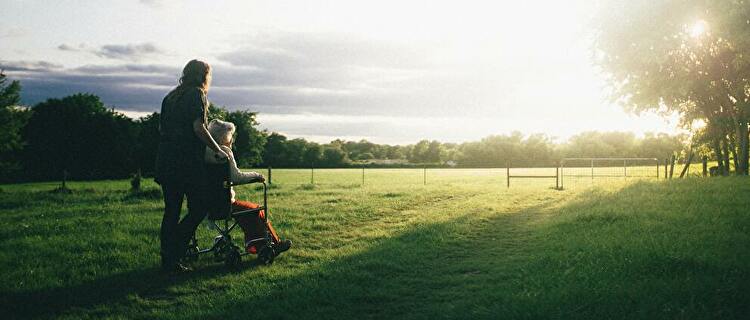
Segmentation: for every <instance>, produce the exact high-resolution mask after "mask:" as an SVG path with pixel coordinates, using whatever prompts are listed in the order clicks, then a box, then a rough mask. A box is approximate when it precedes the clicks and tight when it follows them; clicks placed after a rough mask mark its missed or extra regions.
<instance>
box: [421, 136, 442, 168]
mask: <svg viewBox="0 0 750 320" xmlns="http://www.w3.org/2000/svg"><path fill="white" fill-rule="evenodd" d="M442 157H443V146H442V145H441V144H440V142H439V141H436V140H433V141H431V142H430V144H429V145H427V150H426V151H425V154H424V160H425V162H429V163H440V162H441V161H442Z"/></svg>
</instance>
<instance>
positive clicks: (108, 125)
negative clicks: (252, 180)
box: [0, 75, 685, 182]
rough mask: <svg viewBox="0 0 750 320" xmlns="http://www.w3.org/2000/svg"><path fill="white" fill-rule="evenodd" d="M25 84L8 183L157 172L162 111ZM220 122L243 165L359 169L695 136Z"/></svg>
mask: <svg viewBox="0 0 750 320" xmlns="http://www.w3.org/2000/svg"><path fill="white" fill-rule="evenodd" d="M20 90H21V86H20V83H18V82H17V81H13V82H11V83H7V82H6V78H5V76H4V75H3V76H0V103H2V104H0V126H2V127H0V134H1V135H2V139H1V140H0V169H2V175H1V176H0V180H2V181H4V182H8V181H27V180H56V179H60V178H61V177H62V175H63V172H66V173H67V176H68V177H69V178H70V179H107V178H113V179H114V178H123V177H127V176H130V175H132V174H134V173H136V172H141V173H142V174H143V175H151V174H153V170H154V163H155V160H156V152H157V146H158V141H159V113H157V112H154V113H152V114H150V115H147V116H145V117H142V118H140V119H131V118H129V117H126V116H125V115H123V114H121V113H118V112H116V111H115V110H114V108H108V107H106V106H105V105H104V104H103V103H102V101H101V100H100V99H99V97H97V96H96V95H93V94H86V93H79V94H74V95H71V96H67V97H63V98H51V99H47V100H46V101H44V102H41V103H38V104H36V105H34V106H32V107H29V108H22V107H18V106H17V105H18V104H19V102H20ZM209 118H210V119H223V120H226V121H231V122H233V123H234V124H235V125H236V127H237V131H236V136H235V144H234V153H235V156H236V158H237V160H238V164H239V165H240V166H241V167H246V168H247V167H268V166H271V167H274V168H309V167H319V168H325V167H329V168H335V167H350V166H363V165H365V166H370V167H409V166H420V167H421V166H423V165H429V166H458V167H504V166H505V165H506V163H507V162H508V161H512V162H513V163H515V164H519V165H520V164H523V165H528V166H552V165H554V164H555V163H556V162H557V161H559V160H560V159H561V158H563V157H657V158H664V157H666V156H668V155H670V154H673V153H675V152H681V151H682V150H683V149H684V148H683V142H684V140H685V136H682V135H667V134H646V135H645V136H644V137H637V136H636V135H635V134H633V133H629V132H584V133H581V134H578V135H576V136H573V137H572V138H570V139H569V140H568V141H567V142H565V143H557V142H555V141H554V139H552V138H551V137H549V136H547V135H544V134H532V135H524V134H522V133H520V132H513V133H511V134H507V135H493V136H489V137H486V138H484V139H481V140H480V141H473V142H465V143H442V142H439V141H434V140H433V141H429V140H421V141H419V142H417V143H414V144H410V145H388V144H376V143H372V142H369V141H367V140H360V141H344V140H340V139H337V140H333V141H331V142H329V143H316V142H312V141H307V140H305V139H302V138H296V139H290V138H288V137H286V136H284V135H283V134H280V133H276V132H268V131H266V130H260V129H259V127H258V125H259V124H258V122H257V119H256V114H255V113H254V112H249V111H242V110H238V111H229V110H227V109H226V108H222V107H218V106H215V105H210V107H209Z"/></svg>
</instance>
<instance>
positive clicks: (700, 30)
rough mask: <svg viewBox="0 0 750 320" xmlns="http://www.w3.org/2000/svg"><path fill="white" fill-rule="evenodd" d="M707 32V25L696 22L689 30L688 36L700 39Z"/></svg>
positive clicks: (702, 21) (704, 22) (700, 21)
mask: <svg viewBox="0 0 750 320" xmlns="http://www.w3.org/2000/svg"><path fill="white" fill-rule="evenodd" d="M707 30H708V23H706V21H704V20H698V21H697V22H696V23H694V24H693V25H692V26H690V28H689V30H688V31H689V33H690V36H691V37H693V38H700V37H701V36H702V35H704V34H705V33H706V31H707Z"/></svg>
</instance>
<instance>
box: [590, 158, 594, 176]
mask: <svg viewBox="0 0 750 320" xmlns="http://www.w3.org/2000/svg"><path fill="white" fill-rule="evenodd" d="M591 182H594V159H591Z"/></svg>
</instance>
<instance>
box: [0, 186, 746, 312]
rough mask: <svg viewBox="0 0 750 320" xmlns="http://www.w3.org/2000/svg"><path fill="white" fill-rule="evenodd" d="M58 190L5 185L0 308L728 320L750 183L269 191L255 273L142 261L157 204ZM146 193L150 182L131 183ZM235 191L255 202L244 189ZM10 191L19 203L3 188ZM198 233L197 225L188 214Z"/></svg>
mask: <svg viewBox="0 0 750 320" xmlns="http://www.w3.org/2000/svg"><path fill="white" fill-rule="evenodd" d="M73 188H74V189H76V192H74V193H73V194H71V195H59V194H50V193H47V192H46V191H43V189H40V188H39V187H38V186H35V185H26V186H3V187H2V190H3V192H2V193H0V199H2V201H1V202H0V204H2V205H0V210H2V212H0V219H2V220H0V221H2V223H0V231H1V232H0V233H1V234H2V235H3V236H2V238H0V262H2V268H3V270H2V271H3V272H2V273H1V274H0V280H1V282H0V283H2V300H0V302H2V304H3V310H7V311H6V314H7V315H9V316H10V318H30V317H41V318H53V317H59V318H99V317H125V318H143V319H147V318H165V319H176V318H193V319H204V318H219V317H221V318H230V319H233V318H234V319H246V318H251V317H257V318H289V319H296V318H326V319H327V318H351V317H355V316H356V317H363V318H417V319H419V318H423V319H432V318H498V317H500V318H518V319H524V318H590V319H599V318H717V317H719V318H742V317H744V316H745V315H747V314H749V313H748V312H750V309H749V308H748V305H749V304H748V303H749V302H750V297H749V296H748V292H749V291H748V289H750V285H749V283H750V279H749V277H748V273H747V271H746V270H747V268H746V266H747V265H748V263H750V254H748V250H747V249H746V248H748V247H750V237H749V236H748V235H749V233H748V228H749V227H750V213H748V211H749V210H748V208H750V200H748V198H747V197H745V196H744V195H746V194H747V193H748V191H750V184H749V183H748V181H747V180H746V179H742V178H720V179H707V180H698V179H692V180H681V181H676V180H673V181H670V182H643V181H641V182H637V181H636V182H613V183H610V184H607V185H599V186H597V188H594V189H583V188H581V189H578V190H565V191H556V190H552V189H549V188H548V187H547V185H546V184H539V185H529V186H522V187H518V188H511V189H507V188H505V187H504V186H503V185H502V183H497V182H495V181H494V180H492V179H486V181H480V182H478V183H475V184H471V183H464V182H460V183H446V184H439V185H438V184H434V185H429V184H428V185H427V186H418V185H416V186H415V185H407V186H403V185H399V184H397V183H392V184H391V183H387V182H385V181H384V183H382V184H377V185H373V186H368V185H365V186H364V187H362V186H358V185H356V184H332V185H324V186H316V185H283V184H282V185H278V186H276V187H275V188H273V189H272V190H271V198H270V199H271V212H272V221H273V222H274V226H276V227H277V229H278V230H279V231H280V233H281V234H282V236H284V237H287V238H290V239H292V240H293V241H294V242H295V247H294V248H293V250H291V251H289V252H287V253H285V254H284V255H282V256H281V257H280V258H279V259H278V260H277V261H276V263H274V265H273V266H271V267H260V266H256V265H255V264H254V263H253V261H252V259H245V262H244V265H243V268H242V270H241V271H239V272H230V271H227V270H225V269H224V267H223V265H222V264H220V263H214V262H212V261H211V260H210V259H204V260H201V261H200V262H198V263H196V264H195V265H194V267H195V269H196V270H195V271H194V272H192V273H190V274H188V275H184V276H179V277H165V276H161V275H160V274H159V273H158V269H157V266H158V261H159V260H158V227H159V222H160V219H161V208H162V207H161V202H160V200H159V199H154V198H153V194H152V193H149V192H146V193H144V194H143V195H137V196H133V195H129V194H128V193H127V192H126V191H122V190H126V189H127V182H126V181H110V182H98V183H84V184H80V185H76V184H73ZM146 188H147V189H149V188H151V189H153V188H155V186H154V185H152V184H147V185H146ZM238 191H239V192H238V193H239V197H240V198H251V197H255V196H257V191H256V190H255V187H253V186H246V187H242V188H240V189H239V190H238ZM19 199H24V200H19ZM199 235H200V236H201V238H202V239H203V240H204V241H206V242H204V243H207V242H208V241H210V237H211V236H212V233H211V232H210V231H209V230H207V229H206V228H204V227H203V226H201V227H200V228H199Z"/></svg>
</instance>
